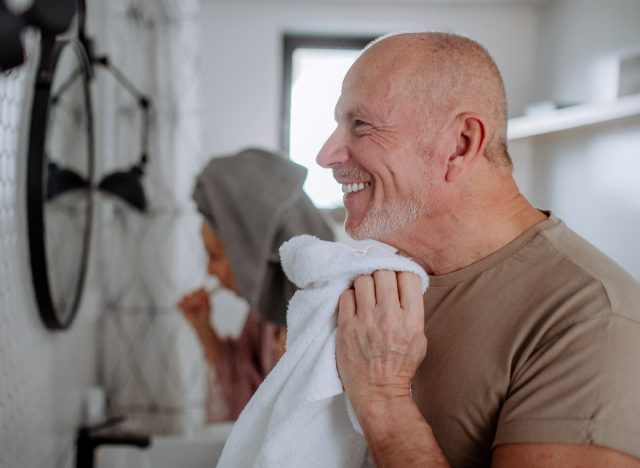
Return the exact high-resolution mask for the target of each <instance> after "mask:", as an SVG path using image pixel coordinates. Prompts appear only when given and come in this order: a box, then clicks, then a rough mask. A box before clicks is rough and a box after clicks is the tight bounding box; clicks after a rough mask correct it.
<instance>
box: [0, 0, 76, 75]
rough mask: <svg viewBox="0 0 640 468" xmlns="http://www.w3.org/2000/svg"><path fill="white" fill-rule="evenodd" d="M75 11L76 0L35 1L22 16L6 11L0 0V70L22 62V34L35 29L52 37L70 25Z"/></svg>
mask: <svg viewBox="0 0 640 468" xmlns="http://www.w3.org/2000/svg"><path fill="white" fill-rule="evenodd" d="M77 10H78V5H77V2H76V0H35V1H34V2H33V4H32V5H31V6H30V7H29V8H28V9H27V10H26V11H25V12H23V13H21V14H14V13H12V12H11V11H9V8H8V7H7V5H6V3H5V1H4V0H0V71H7V70H10V69H12V68H14V67H17V66H19V65H22V64H23V63H24V61H25V53H24V45H23V43H22V37H21V34H22V31H23V30H24V29H25V28H27V27H35V28H38V29H39V30H40V31H41V33H42V34H46V35H52V36H56V35H58V34H62V33H63V32H65V31H66V30H68V29H69V27H70V26H71V21H72V20H73V17H74V16H75V14H76V12H77Z"/></svg>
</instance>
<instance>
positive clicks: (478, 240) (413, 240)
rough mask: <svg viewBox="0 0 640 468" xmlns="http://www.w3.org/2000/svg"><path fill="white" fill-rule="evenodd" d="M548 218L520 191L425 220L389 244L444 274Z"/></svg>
mask: <svg viewBox="0 0 640 468" xmlns="http://www.w3.org/2000/svg"><path fill="white" fill-rule="evenodd" d="M434 218H435V219H434ZM544 219H546V215H545V214H544V213H541V212H540V211H538V210H537V209H535V208H534V207H533V206H532V205H531V204H530V203H529V202H528V200H527V199H526V198H525V197H524V196H522V195H521V194H520V193H517V192H516V194H515V195H513V196H512V197H511V198H510V199H507V200H501V203H500V204H497V205H493V206H482V207H478V206H474V207H468V208H467V209H461V210H455V209H453V210H450V211H446V212H443V213H441V214H440V215H439V216H436V217H425V218H424V219H421V220H419V221H417V222H416V223H414V224H413V225H412V226H411V227H409V228H408V229H407V230H406V231H404V232H402V233H399V234H400V235H398V236H397V238H396V239H393V240H390V241H389V242H388V243H390V244H391V245H393V246H395V247H396V248H398V249H399V250H400V251H401V252H404V253H405V254H407V255H409V256H410V257H411V258H413V259H414V260H415V261H417V262H418V263H419V264H420V265H421V266H422V267H423V268H425V269H426V271H427V272H429V273H430V274H433V275H444V274H447V273H451V272H454V271H457V270H460V269H462V268H464V267H466V266H469V265H471V264H473V263H475V262H477V261H479V260H481V259H483V258H485V257H487V256H489V255H491V254H492V253H494V252H496V251H498V250H500V249H501V248H502V247H504V246H505V245H507V244H508V243H510V242H511V241H513V240H514V239H516V238H517V237H519V236H520V235H521V234H522V233H523V232H525V231H527V230H528V229H529V228H531V227H533V226H534V225H536V224H538V223H539V222H541V221H543V220H544ZM396 240H398V241H397V242H396Z"/></svg>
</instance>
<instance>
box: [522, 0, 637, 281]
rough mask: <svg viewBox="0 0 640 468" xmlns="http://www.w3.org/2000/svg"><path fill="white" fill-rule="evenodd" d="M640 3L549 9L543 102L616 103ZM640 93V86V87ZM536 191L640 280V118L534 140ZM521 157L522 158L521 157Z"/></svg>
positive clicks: (539, 81)
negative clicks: (618, 71) (620, 66)
mask: <svg viewBox="0 0 640 468" xmlns="http://www.w3.org/2000/svg"><path fill="white" fill-rule="evenodd" d="M639 18H640V2H638V1H636V0H611V1H607V2H603V1H598V0H564V1H559V2H550V3H548V4H546V5H545V6H544V8H542V9H541V22H540V24H541V30H540V33H539V40H540V47H539V49H538V50H539V55H538V58H537V64H536V67H535V76H536V82H535V85H536V89H535V96H536V100H544V99H554V100H558V101H564V102H611V101H612V100H615V98H616V81H615V79H614V80H612V79H611V78H612V77H613V78H615V73H614V72H615V67H613V68H612V66H613V65H615V59H616V57H617V56H618V54H620V53H624V52H628V51H631V50H635V51H640V28H638V19H639ZM638 91H639V92H640V90H638ZM526 144H527V145H528V146H529V148H528V149H527V151H529V152H530V154H531V155H532V156H531V157H530V158H526V157H523V158H522V159H523V160H525V161H526V163H525V164H527V163H528V164H531V166H530V170H531V172H530V177H531V181H532V182H531V195H532V197H533V198H534V200H535V201H536V203H537V204H538V206H542V207H547V208H550V209H552V210H553V211H555V212H556V214H557V215H559V216H560V217H562V218H563V219H564V220H565V221H566V222H567V223H568V224H569V225H570V226H571V227H573V228H574V229H575V230H576V231H578V232H579V233H580V234H581V235H583V236H584V237H586V238H587V239H588V240H589V241H590V242H592V243H593V244H595V245H596V246H597V247H599V248H600V249H602V250H603V251H604V252H605V253H607V254H608V255H609V256H611V257H612V258H613V259H615V260H616V261H617V262H618V263H620V264H621V265H622V266H623V267H624V268H625V269H626V270H627V271H628V272H629V273H631V274H632V275H633V276H634V277H635V278H636V279H638V280H640V249H639V248H638V246H637V243H638V239H639V238H640V184H639V183H638V177H639V175H640V116H638V115H636V116H635V117H631V118H627V119H623V120H620V121H615V122H610V123H607V124H601V125H597V126H591V127H585V128H581V129H575V130H570V131H566V132H561V133H556V134H552V135H548V136H543V137H538V138H533V139H530V140H529V142H528V143H526ZM515 158H516V162H517V160H518V159H519V158H518V155H515Z"/></svg>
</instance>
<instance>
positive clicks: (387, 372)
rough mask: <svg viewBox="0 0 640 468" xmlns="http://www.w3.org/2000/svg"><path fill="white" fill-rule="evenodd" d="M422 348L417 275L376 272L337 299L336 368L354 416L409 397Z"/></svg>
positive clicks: (420, 295)
mask: <svg viewBox="0 0 640 468" xmlns="http://www.w3.org/2000/svg"><path fill="white" fill-rule="evenodd" d="M426 350H427V339H426V337H425V335H424V304H423V299H422V291H421V284H420V278H419V277H418V276H417V275H415V274H413V273H406V272H402V273H396V272H393V271H389V270H380V271H376V272H375V273H374V274H373V275H371V276H359V277H358V278H356V280H355V281H354V284H353V289H349V290H347V291H345V292H344V293H343V294H342V296H340V302H339V307H338V335H337V343H336V355H337V361H338V370H339V373H340V378H341V379H342V383H343V385H344V388H345V391H346V393H347V395H348V396H349V398H350V400H351V402H352V404H353V405H354V409H355V410H356V413H358V412H359V408H362V406H363V405H364V404H367V403H369V404H372V403H374V402H382V401H388V400H391V399H395V398H397V397H401V398H407V397H408V396H409V395H410V391H411V390H410V389H411V380H412V379H413V376H414V375H415V372H416V369H417V368H418V366H419V365H420V363H421V362H422V361H423V359H424V357H425V355H426Z"/></svg>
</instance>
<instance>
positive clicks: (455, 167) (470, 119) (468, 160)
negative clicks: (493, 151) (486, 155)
mask: <svg viewBox="0 0 640 468" xmlns="http://www.w3.org/2000/svg"><path fill="white" fill-rule="evenodd" d="M453 129H454V131H455V139H456V148H455V151H454V152H453V154H451V155H449V159H448V160H447V173H446V181H447V182H453V181H455V180H457V179H458V178H459V177H461V176H462V175H463V174H465V173H466V172H467V171H468V170H469V169H470V168H471V167H472V166H473V165H474V164H475V163H476V161H477V160H478V157H479V156H481V155H482V153H483V152H484V148H485V146H486V144H487V135H486V127H485V122H484V120H483V118H482V117H481V116H480V115H479V114H476V113H473V112H465V113H462V114H460V115H458V116H457V117H456V119H455V122H454V125H453Z"/></svg>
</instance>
